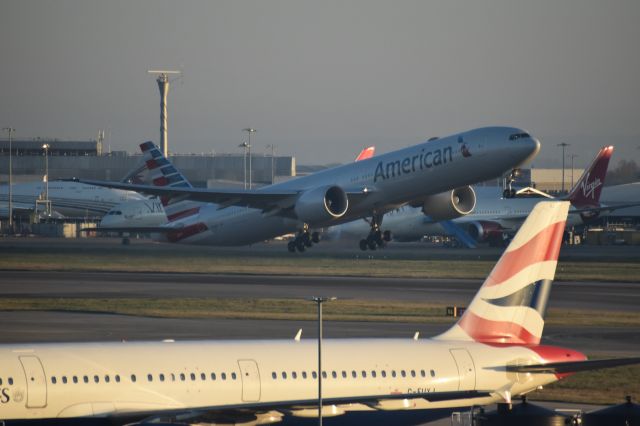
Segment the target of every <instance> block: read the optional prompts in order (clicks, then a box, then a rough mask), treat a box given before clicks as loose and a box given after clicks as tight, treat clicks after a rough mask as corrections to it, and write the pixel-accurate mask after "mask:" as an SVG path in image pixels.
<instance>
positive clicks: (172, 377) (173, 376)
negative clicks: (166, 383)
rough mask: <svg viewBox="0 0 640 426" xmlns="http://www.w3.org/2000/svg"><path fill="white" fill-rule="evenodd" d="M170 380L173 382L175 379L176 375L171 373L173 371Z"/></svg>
mask: <svg viewBox="0 0 640 426" xmlns="http://www.w3.org/2000/svg"><path fill="white" fill-rule="evenodd" d="M171 381H172V382H175V381H176V375H175V374H173V373H171Z"/></svg>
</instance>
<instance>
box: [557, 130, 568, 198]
mask: <svg viewBox="0 0 640 426" xmlns="http://www.w3.org/2000/svg"><path fill="white" fill-rule="evenodd" d="M569 145H571V144H569V143H566V142H562V143H559V144H558V145H556V146H561V147H562V193H563V194H564V149H565V148H566V147H568V146H569Z"/></svg>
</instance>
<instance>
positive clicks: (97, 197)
mask: <svg viewBox="0 0 640 426" xmlns="http://www.w3.org/2000/svg"><path fill="white" fill-rule="evenodd" d="M46 192H47V188H46V183H44V182H29V183H18V184H14V185H13V186H12V197H11V198H12V203H13V208H14V209H16V210H18V209H23V210H34V211H35V209H36V200H38V199H44V198H45V193H46ZM48 193H49V200H50V201H51V208H52V210H54V211H55V212H57V213H59V214H61V215H62V216H66V217H87V216H89V217H102V216H103V215H104V214H105V213H107V212H108V211H109V210H111V209H112V208H113V207H114V206H116V205H118V204H121V203H124V202H126V201H131V200H143V199H146V198H145V197H144V196H142V195H140V194H138V193H137V192H133V191H123V190H121V189H112V188H105V187H101V186H94V185H86V184H83V183H78V182H66V181H53V182H49V188H48ZM40 208H42V207H40ZM8 209H9V187H8V185H2V186H0V211H1V213H2V216H4V217H6V216H8Z"/></svg>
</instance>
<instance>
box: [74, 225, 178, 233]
mask: <svg viewBox="0 0 640 426" xmlns="http://www.w3.org/2000/svg"><path fill="white" fill-rule="evenodd" d="M180 229H181V228H180V227H170V226H120V227H115V226H114V227H94V228H82V229H81V230H80V232H96V233H100V234H104V233H109V232H133V233H141V234H146V233H161V234H167V233H170V232H176V231H180Z"/></svg>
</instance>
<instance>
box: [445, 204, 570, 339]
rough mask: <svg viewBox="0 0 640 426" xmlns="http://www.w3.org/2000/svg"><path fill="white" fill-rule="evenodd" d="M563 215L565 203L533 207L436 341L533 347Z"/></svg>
mask: <svg viewBox="0 0 640 426" xmlns="http://www.w3.org/2000/svg"><path fill="white" fill-rule="evenodd" d="M568 211H569V203H568V202H566V201H542V202H540V203H538V204H537V205H536V206H535V207H534V209H533V210H532V211H531V213H530V214H529V217H528V218H527V220H526V221H525V222H524V224H523V225H522V227H520V229H519V231H518V233H517V234H516V236H515V237H514V238H513V240H512V241H511V243H510V244H509V247H507V249H506V251H505V252H504V253H503V255H502V257H501V258H500V260H499V261H498V263H497V264H496V266H495V267H494V268H493V270H492V271H491V273H490V274H489V276H488V277H487V279H486V280H485V282H484V283H483V284H482V287H481V288H480V290H479V291H478V293H477V294H476V296H475V297H474V299H473V301H472V302H471V305H469V307H468V308H467V310H466V311H465V313H464V314H463V316H462V318H460V320H459V321H458V322H457V323H456V324H455V325H454V326H453V327H452V328H451V329H449V330H448V331H447V332H445V333H444V334H441V335H440V336H438V337H436V339H442V340H466V341H476V342H483V343H490V344H522V345H537V344H539V343H540V338H541V337H542V330H543V328H544V314H545V310H546V306H547V301H548V299H549V291H550V290H551V283H552V281H553V278H554V276H555V272H556V265H557V263H558V253H559V252H560V246H561V245H562V236H563V233H564V228H565V223H566V221H567V213H568Z"/></svg>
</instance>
